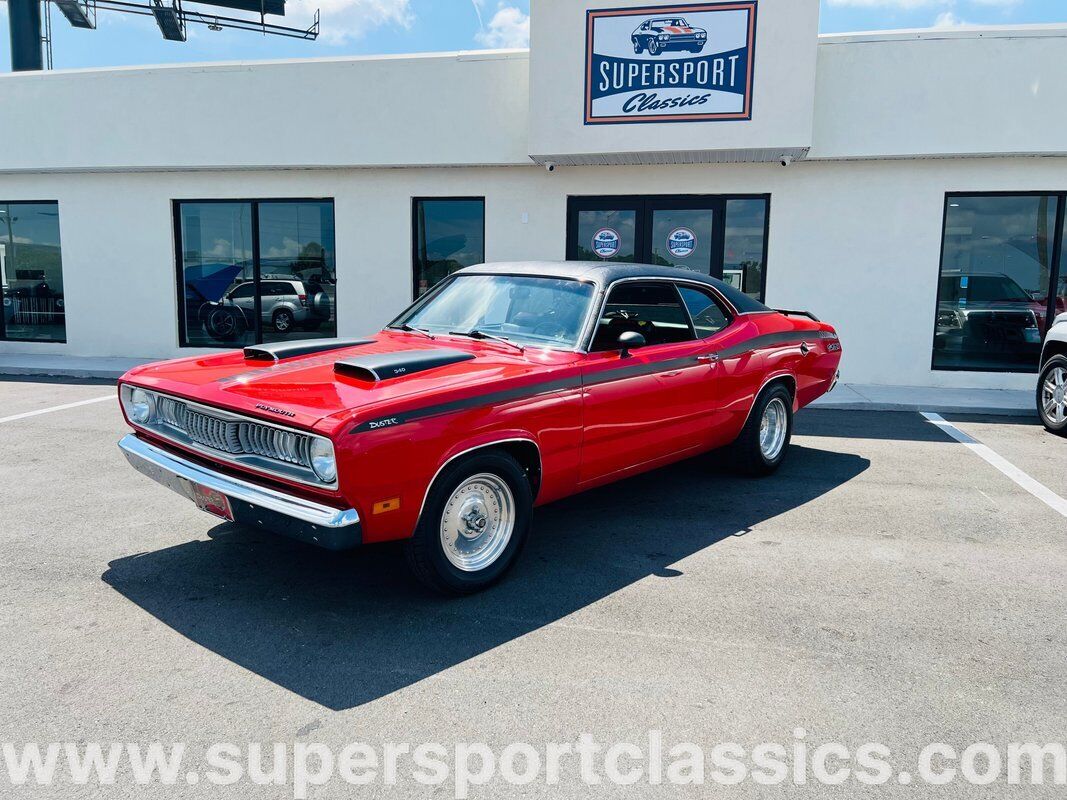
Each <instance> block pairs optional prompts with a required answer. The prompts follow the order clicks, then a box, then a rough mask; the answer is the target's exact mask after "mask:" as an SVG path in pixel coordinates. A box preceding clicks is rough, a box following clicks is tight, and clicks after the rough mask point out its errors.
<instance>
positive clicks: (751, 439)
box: [732, 383, 793, 477]
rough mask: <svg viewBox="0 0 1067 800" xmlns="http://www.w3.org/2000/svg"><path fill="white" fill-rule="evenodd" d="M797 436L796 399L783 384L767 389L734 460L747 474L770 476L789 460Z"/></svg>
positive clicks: (741, 437) (747, 424) (740, 439)
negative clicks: (795, 426)
mask: <svg viewBox="0 0 1067 800" xmlns="http://www.w3.org/2000/svg"><path fill="white" fill-rule="evenodd" d="M792 436H793V397H792V395H791V394H790V393H789V390H788V389H786V388H785V387H784V386H783V385H782V384H780V383H776V384H774V385H772V386H769V387H768V388H767V389H765V390H764V391H763V392H762V393H761V394H760V395H759V396H758V397H757V398H756V402H755V403H754V404H753V406H752V413H751V414H749V417H748V420H747V421H746V422H745V427H744V428H742V429H741V434H740V435H739V436H738V437H737V439H736V440H735V441H734V443H733V445H732V451H733V452H732V456H733V461H734V463H735V464H736V465H737V470H738V471H739V472H741V473H742V474H745V475H752V476H754V477H759V476H762V475H770V474H771V473H772V472H774V471H775V470H776V469H778V467H779V465H780V464H781V463H782V460H783V459H784V458H785V453H786V450H788V449H789V440H790V439H791V438H792Z"/></svg>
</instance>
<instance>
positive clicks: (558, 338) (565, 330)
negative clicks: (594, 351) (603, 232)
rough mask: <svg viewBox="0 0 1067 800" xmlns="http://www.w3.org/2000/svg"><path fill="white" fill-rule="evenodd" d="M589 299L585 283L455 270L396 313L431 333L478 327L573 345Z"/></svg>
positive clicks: (524, 340) (522, 339)
mask: <svg viewBox="0 0 1067 800" xmlns="http://www.w3.org/2000/svg"><path fill="white" fill-rule="evenodd" d="M592 299H593V287H592V285H590V284H588V283H581V282H579V281H575V280H569V279H561V278H536V277H525V276H516V275H459V276H457V277H455V278H453V279H452V280H451V281H450V282H449V283H447V284H446V285H445V286H444V287H442V288H441V289H440V291H437V292H435V293H433V294H432V295H431V296H430V297H428V298H427V300H426V301H424V302H422V303H420V304H417V305H415V306H414V307H412V308H411V309H409V310H408V311H406V312H405V313H404V314H403V315H401V316H400V317H398V318H397V319H396V320H395V321H394V322H393V323H392V324H391V325H390V326H389V327H391V328H397V327H400V326H402V325H407V326H410V327H412V328H420V329H422V330H424V331H427V332H429V333H431V334H449V333H469V332H470V331H480V332H482V333H488V334H493V335H495V336H500V337H504V338H506V339H508V340H510V341H512V342H515V343H517V344H524V345H539V346H542V347H555V348H562V349H567V350H569V349H572V348H574V347H575V346H576V345H577V342H578V337H579V336H580V335H581V332H582V323H583V322H584V321H585V318H586V316H587V314H588V311H589V306H590V303H591V302H592Z"/></svg>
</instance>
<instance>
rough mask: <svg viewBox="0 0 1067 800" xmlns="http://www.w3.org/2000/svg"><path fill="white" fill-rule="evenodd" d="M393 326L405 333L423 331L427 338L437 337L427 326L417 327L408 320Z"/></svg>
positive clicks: (394, 328)
mask: <svg viewBox="0 0 1067 800" xmlns="http://www.w3.org/2000/svg"><path fill="white" fill-rule="evenodd" d="M392 328H393V330H397V331H404V333H421V334H422V335H423V336H425V337H426V338H427V339H436V338H437V337H436V336H434V335H433V334H432V333H430V332H429V331H428V330H426V329H425V328H416V327H415V326H414V325H408V324H407V323H406V322H405V323H404V324H403V325H393V326H392Z"/></svg>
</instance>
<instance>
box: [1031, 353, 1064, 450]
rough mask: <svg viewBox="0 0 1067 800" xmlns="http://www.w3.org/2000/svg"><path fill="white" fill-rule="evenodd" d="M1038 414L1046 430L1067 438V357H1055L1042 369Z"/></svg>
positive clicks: (1038, 394) (1038, 387)
mask: <svg viewBox="0 0 1067 800" xmlns="http://www.w3.org/2000/svg"><path fill="white" fill-rule="evenodd" d="M1037 413H1038V416H1040V417H1041V424H1042V425H1044V426H1045V429H1046V430H1048V431H1051V432H1052V433H1058V434H1059V435H1060V436H1067V356H1053V357H1052V358H1050V359H1049V360H1048V361H1046V362H1045V366H1044V367H1042V368H1041V376H1040V377H1039V378H1038V379H1037Z"/></svg>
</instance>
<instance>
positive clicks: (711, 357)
mask: <svg viewBox="0 0 1067 800" xmlns="http://www.w3.org/2000/svg"><path fill="white" fill-rule="evenodd" d="M718 360H719V354H718V353H704V354H703V355H699V356H697V362H698V363H700V364H714V363H716V362H717V361H718Z"/></svg>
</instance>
